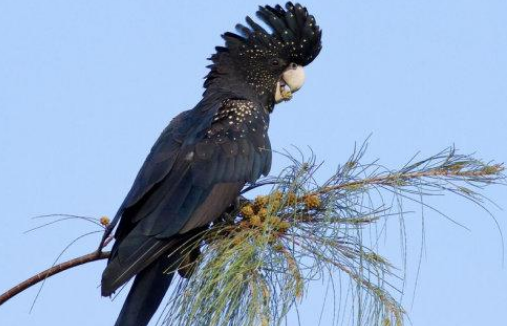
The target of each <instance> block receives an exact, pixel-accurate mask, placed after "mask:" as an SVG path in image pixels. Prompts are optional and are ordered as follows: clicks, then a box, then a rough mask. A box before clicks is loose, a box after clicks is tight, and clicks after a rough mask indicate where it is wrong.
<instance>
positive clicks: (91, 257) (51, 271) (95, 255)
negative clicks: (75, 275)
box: [0, 251, 110, 305]
mask: <svg viewBox="0 0 507 326" xmlns="http://www.w3.org/2000/svg"><path fill="white" fill-rule="evenodd" d="M109 255H110V252H109V251H106V252H102V251H94V252H92V253H89V254H87V255H84V256H81V257H77V258H74V259H71V260H68V261H66V262H63V263H61V264H58V265H55V266H53V267H51V268H48V269H46V270H45V271H43V272H40V273H38V274H37V275H34V276H32V277H30V278H29V279H27V280H25V281H23V282H21V283H19V284H18V285H16V286H15V287H13V288H12V289H10V290H8V291H7V292H5V293H3V294H2V295H0V305H2V304H4V303H5V302H6V301H8V300H9V299H11V298H12V297H14V296H15V295H17V294H19V293H21V292H23V291H24V290H26V289H28V288H29V287H31V286H32V285H35V284H37V283H39V282H41V281H43V280H45V279H47V278H48V277H51V276H53V275H56V274H58V273H60V272H63V271H66V270H68V269H70V268H74V267H77V266H80V265H83V264H87V263H91V262H94V261H98V260H102V259H107V258H109Z"/></svg>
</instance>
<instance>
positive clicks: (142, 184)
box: [99, 2, 322, 326]
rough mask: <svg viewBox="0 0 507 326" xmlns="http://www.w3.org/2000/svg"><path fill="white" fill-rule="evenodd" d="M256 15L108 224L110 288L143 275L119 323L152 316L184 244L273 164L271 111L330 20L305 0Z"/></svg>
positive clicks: (288, 92)
mask: <svg viewBox="0 0 507 326" xmlns="http://www.w3.org/2000/svg"><path fill="white" fill-rule="evenodd" d="M256 16H257V18H258V22H256V21H255V20H254V19H252V18H250V17H249V16H247V17H246V24H238V25H236V32H235V33H233V32H226V33H224V34H222V38H223V39H224V41H225V44H224V45H223V46H218V47H216V48H215V50H216V52H215V53H214V54H212V55H211V57H210V58H209V60H211V64H210V65H209V66H208V68H209V69H210V70H209V72H208V74H207V76H206V77H205V81H204V93H203V95H202V99H200V101H199V102H198V103H197V105H196V106H195V107H193V108H192V109H190V110H187V111H184V112H182V113H180V114H179V115H177V116H176V117H175V118H173V119H172V121H171V122H170V123H169V125H168V126H167V127H166V128H165V129H164V130H163V131H162V133H161V135H160V136H159V138H158V140H157V141H156V142H155V144H154V145H153V147H152V149H151V151H150V153H149V154H148V156H147V158H146V160H145V162H144V163H143V165H142V167H141V169H140V171H139V173H138V175H137V177H136V178H135V180H134V183H133V185H132V187H131V189H130V191H129V192H128V194H127V196H126V197H125V199H124V201H123V203H122V204H121V206H120V207H119V209H118V211H117V213H116V215H115V216H114V218H113V220H112V221H111V224H110V225H109V227H108V229H107V231H106V234H105V236H106V235H108V234H112V232H113V229H115V230H114V240H115V241H114V244H113V246H112V249H111V254H110V257H109V259H108V262H107V266H106V268H105V269H104V271H103V274H102V280H101V293H102V296H111V295H112V294H113V293H114V292H115V291H116V290H118V289H119V288H120V287H122V286H123V285H124V284H126V283H127V282H128V281H129V280H130V279H132V278H135V279H134V282H133V285H132V287H131V289H130V291H129V293H128V295H127V298H126V300H125V302H124V304H123V307H122V309H121V312H120V314H119V316H118V318H117V321H116V324H115V326H145V325H147V324H148V323H149V321H150V320H151V318H152V316H153V315H154V314H155V312H156V310H157V309H158V307H159V305H160V303H161V301H162V300H163V298H164V295H165V294H166V292H167V290H168V288H169V286H170V284H171V280H172V278H173V277H174V274H175V272H176V270H177V269H178V265H179V264H181V259H182V257H181V256H182V254H181V252H179V251H181V244H182V243H184V242H185V241H188V240H189V239H192V237H193V236H195V234H196V233H198V232H201V231H202V230H203V229H205V228H207V227H209V226H210V224H212V223H213V221H216V220H217V219H218V218H219V217H220V216H221V215H222V214H223V213H224V212H225V211H226V210H227V208H228V207H230V206H231V204H233V203H234V202H235V200H236V199H237V198H238V196H239V195H240V193H241V190H242V189H243V188H244V187H245V185H247V184H252V183H254V182H255V181H256V180H258V179H259V178H260V177H261V176H267V175H268V173H269V171H270V167H271V160H272V152H271V145H270V141H269V137H268V127H269V122H270V115H271V113H272V112H273V110H274V107H275V105H277V104H279V103H281V102H285V101H288V100H290V99H291V98H292V96H293V94H294V93H295V92H297V91H298V90H300V89H301V87H302V86H303V83H304V81H305V70H304V68H303V67H304V66H306V65H308V64H310V63H311V62H312V61H313V60H314V59H315V58H316V57H317V56H318V54H319V53H320V51H321V48H322V42H321V38H322V30H321V29H320V27H319V26H318V25H317V24H316V21H315V17H314V16H313V15H310V14H309V13H308V10H307V8H306V7H304V6H302V5H301V4H299V3H296V4H293V3H292V2H287V3H286V4H285V6H281V5H276V6H274V7H272V6H269V5H266V6H260V7H259V9H258V10H257V11H256ZM103 244H104V239H103V241H102V243H101V246H102V245H103ZM101 248H102V247H101ZM101 248H99V249H101ZM168 270H169V272H168ZM183 276H184V275H183ZM190 277H191V276H190Z"/></svg>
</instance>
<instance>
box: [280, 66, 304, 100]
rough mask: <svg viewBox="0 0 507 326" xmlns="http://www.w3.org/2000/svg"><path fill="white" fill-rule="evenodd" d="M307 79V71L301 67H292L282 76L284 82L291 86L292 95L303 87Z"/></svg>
mask: <svg viewBox="0 0 507 326" xmlns="http://www.w3.org/2000/svg"><path fill="white" fill-rule="evenodd" d="M305 79H306V75H305V70H304V68H303V67H302V66H299V65H291V66H290V67H289V68H287V69H286V70H285V71H284V73H283V74H282V80H283V81H284V82H285V84H287V86H289V88H290V91H291V92H292V93H294V92H297V91H298V90H299V89H301V87H303V84H304V83H305Z"/></svg>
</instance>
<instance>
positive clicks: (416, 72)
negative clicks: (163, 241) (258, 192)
mask: <svg viewBox="0 0 507 326" xmlns="http://www.w3.org/2000/svg"><path fill="white" fill-rule="evenodd" d="M177 3H178V4H176V2H172V1H142V2H141V1H92V0H87V1H67V0H61V1H56V0H54V1H13V0H3V1H2V2H1V3H0V31H1V32H0V185H1V187H0V203H1V207H2V209H1V213H0V254H1V257H2V261H1V263H0V291H2V292H3V290H5V289H7V288H8V287H10V286H12V285H14V284H17V283H18V282H19V281H21V280H24V279H25V278H27V277H29V276H31V275H33V274H35V273H36V272H38V271H40V270H42V269H44V268H46V267H48V266H49V265H51V264H52V262H53V260H54V259H55V258H56V256H57V254H58V253H59V252H60V251H61V250H62V249H63V248H64V247H65V245H66V244H68V243H69V242H70V241H71V240H72V239H74V238H75V237H76V236H78V235H81V234H83V233H85V232H87V231H91V230H94V228H93V227H91V226H88V225H86V224H84V223H80V222H64V223H62V224H60V225H56V226H52V227H49V228H45V229H42V230H40V231H38V232H36V233H29V234H23V232H24V231H25V230H28V229H30V228H32V227H34V226H37V225H38V224H39V223H40V222H38V221H34V220H32V219H31V217H32V216H35V215H39V214H47V213H73V214H80V215H86V216H94V217H99V216H101V215H113V214H114V213H115V211H116V209H117V208H118V206H119V205H120V203H121V201H122V200H123V197H124V196H125V195H126V193H127V191H128V190H129V187H130V185H131V183H132V181H133V178H134V177H135V175H136V173H137V171H138V169H139V167H140V166H141V164H142V162H143V160H144V158H145V156H146V154H147V153H148V151H149V149H150V147H151V145H152V144H153V142H154V141H155V140H156V138H157V136H158V135H159V133H160V132H161V131H162V129H163V128H164V126H165V125H166V124H167V123H168V122H169V121H170V119H171V118H172V117H173V116H174V115H176V114H177V113H178V112H180V111H182V110H186V109H190V108H191V107H193V105H195V104H196V103H197V102H198V101H199V99H200V96H201V93H202V88H201V87H202V82H203V80H202V77H203V76H204V75H205V74H206V72H207V69H206V68H205V66H206V65H207V64H208V62H207V61H206V58H207V57H208V56H209V55H210V54H211V53H212V52H213V49H214V46H216V45H221V44H222V40H221V38H220V37H219V35H220V34H221V33H223V32H225V31H228V30H233V27H234V25H235V24H236V23H238V22H241V21H242V20H243V18H244V17H245V16H246V15H247V14H250V15H251V14H253V13H254V12H255V10H256V8H257V5H258V4H263V2H261V3H258V2H257V1H241V2H240V1H220V2H218V1H188V2H184V1H179V2H177ZM304 4H305V5H306V6H307V7H308V8H309V9H310V11H311V12H312V13H314V14H315V16H316V18H317V21H318V23H319V24H320V25H321V27H322V29H323V30H324V40H323V41H324V49H323V51H322V53H321V55H320V56H319V58H318V59H317V60H316V61H315V62H314V63H313V64H312V65H311V66H310V67H308V70H307V76H308V79H307V83H306V85H305V87H304V88H303V89H302V90H301V91H300V92H299V93H298V94H297V95H296V96H295V98H294V100H293V101H291V102H290V103H287V104H283V105H280V106H278V107H277V108H276V110H275V112H274V114H273V116H272V124H271V127H270V136H271V140H272V145H273V148H274V149H278V150H281V149H284V148H289V147H290V146H291V145H293V144H294V145H297V146H299V147H306V146H311V147H312V148H313V150H314V152H315V153H316V154H317V156H318V158H319V159H320V160H324V161H325V166H324V168H323V171H322V174H323V175H324V176H325V175H330V174H331V173H332V171H333V170H334V167H335V166H336V165H337V164H338V163H342V162H344V161H345V160H346V159H347V158H348V156H349V155H350V154H351V151H352V149H353V145H354V142H356V141H357V142H362V141H363V140H365V139H366V138H367V136H368V135H370V134H372V137H371V140H370V147H369V151H368V154H367V157H366V160H373V159H375V158H380V162H381V163H383V164H384V165H386V166H388V167H391V168H395V167H399V166H400V165H402V164H404V163H405V162H406V161H407V160H408V159H410V158H411V157H412V156H413V154H415V153H416V152H418V151H420V152H421V155H422V156H427V155H431V154H434V153H436V152H438V151H439V150H441V149H443V148H444V147H446V146H449V145H452V144H455V145H456V146H457V147H458V148H459V149H460V150H461V151H462V152H465V153H472V152H475V153H476V156H478V157H480V158H483V159H485V160H487V161H489V160H495V161H497V162H507V146H506V142H507V19H506V15H507V2H506V1H504V0H497V1H494V0H488V1H477V0H476V1H470V0H460V1H458V0H454V1H451V0H449V1H441V0H425V1H422V0H413V1H409V0H403V1H394V0H390V1H382V0H381V1H379V0H370V1H365V0H353V1H352V0H347V1H345V0H342V1H306V2H305V3H304ZM286 164H287V162H286V161H284V159H283V158H281V157H279V156H274V164H273V169H272V172H273V174H277V173H278V172H279V171H280V170H281V168H282V167H283V166H284V165H286ZM485 194H486V195H487V196H488V197H489V198H491V199H492V200H493V201H495V202H496V203H498V204H499V205H500V206H502V207H503V208H507V187H494V188H491V189H488V190H487V191H486V192H485ZM430 203H431V204H434V205H436V206H437V207H438V208H440V209H442V210H443V211H444V212H446V213H448V214H449V215H451V216H452V217H454V218H455V219H457V220H458V221H460V222H461V223H463V224H465V225H466V226H467V227H468V228H469V229H470V231H466V230H464V229H462V228H459V227H457V226H455V225H453V224H451V223H449V221H447V220H446V219H444V218H443V217H441V216H438V215H436V214H432V213H430V212H426V217H425V222H426V225H425V227H426V246H425V254H424V256H423V259H422V265H421V274H420V277H419V281H418V286H417V289H416V292H415V296H414V294H413V293H414V291H413V289H414V284H415V279H416V272H417V265H418V255H419V248H420V245H421V240H420V239H421V222H420V221H421V217H420V214H412V215H409V216H408V217H407V220H408V223H407V233H408V237H409V252H408V259H409V261H408V264H409V268H408V271H407V286H406V289H405V292H406V294H405V296H404V304H405V307H406V309H407V311H408V315H409V317H410V320H411V322H412V324H413V325H415V326H425V325H432V326H440V325H441V326H444V325H445V326H449V325H455V326H468V325H470V326H471V325H504V324H505V321H506V320H507V270H506V267H505V266H503V264H502V242H501V238H500V236H499V232H498V229H497V228H496V226H495V224H494V222H493V220H492V219H491V218H490V217H489V216H488V215H487V214H486V213H485V212H484V211H482V210H480V209H478V208H476V207H475V206H473V205H472V204H470V203H467V202H465V201H464V200H461V199H459V198H454V197H452V196H450V197H446V198H445V199H441V198H439V199H435V200H433V201H431V202H430ZM492 212H493V213H494V214H495V216H496V217H497V218H498V220H499V223H500V225H501V229H502V230H503V232H504V234H507V213H506V212H505V211H502V210H499V209H496V208H492ZM390 228H391V229H390V235H392V236H393V237H394V238H396V237H397V235H398V230H397V229H396V223H394V224H393V225H392V226H390ZM97 241H98V237H90V238H88V239H85V240H83V241H81V242H79V243H78V244H77V245H76V246H74V247H73V248H72V249H71V250H70V251H69V252H68V253H66V254H65V256H64V259H65V258H71V257H74V256H77V255H80V254H84V253H86V252H88V251H90V250H91V249H92V248H95V246H96V243H97ZM384 253H385V254H386V255H387V256H388V257H389V258H391V259H392V261H393V262H394V263H395V264H398V266H399V263H400V262H399V246H397V245H394V246H386V248H385V251H384ZM104 265H105V262H99V263H94V264H90V265H87V266H83V267H80V268H77V269H74V270H72V271H69V272H67V273H64V274H62V275H58V276H56V277H54V278H52V279H51V280H49V281H48V282H47V284H46V286H45V288H44V291H43V292H42V294H41V296H40V297H39V299H38V301H37V304H36V306H35V308H34V310H33V311H32V313H31V314H29V310H30V306H31V303H32V301H33V299H34V297H35V295H36V288H34V289H31V290H29V291H26V292H25V293H23V294H21V295H19V296H18V297H16V298H14V299H12V300H11V301H10V302H8V303H7V304H5V305H4V306H2V307H0V325H5V326H18V325H21V326H24V325H36V326H39V325H54V326H57V325H78V326H81V325H83V326H86V325H97V326H102V325H104V326H108V325H113V323H114V320H115V318H116V316H117V313H118V312H119V309H120V307H121V305H122V303H123V296H120V297H119V298H118V299H117V300H116V301H114V302H111V300H109V299H107V298H101V297H100V291H99V288H98V285H99V281H100V275H101V271H102V269H103V268H104ZM323 293H324V291H323V287H322V286H321V285H320V284H319V283H318V282H316V283H314V284H312V285H310V291H309V292H308V294H307V296H306V304H305V305H303V308H302V309H301V310H300V315H301V319H302V325H314V324H315V322H316V320H317V319H318V314H319V311H320V304H321V303H320V302H321V301H320V300H321V298H322V297H323ZM331 315H332V313H331V310H330V308H326V309H325V311H324V318H323V321H322V325H329V322H330V320H331V319H330V316H331ZM294 320H295V319H294V318H292V317H291V323H290V325H294Z"/></svg>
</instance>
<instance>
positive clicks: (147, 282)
mask: <svg viewBox="0 0 507 326" xmlns="http://www.w3.org/2000/svg"><path fill="white" fill-rule="evenodd" d="M178 260H179V258H178V257H176V255H171V257H169V258H168V257H166V256H161V257H160V258H158V259H157V260H155V261H154V262H153V263H152V264H151V265H149V266H148V267H146V268H145V269H143V270H142V271H141V272H140V273H139V274H138V275H137V276H136V278H135V281H134V284H133V285H132V288H131V289H130V292H129V294H128V296H127V300H126V301H125V303H124V304H123V308H122V309H121V312H120V315H119V316H118V319H117V320H116V324H115V326H146V325H148V323H149V322H150V320H151V318H152V317H153V315H154V314H155V312H156V311H157V308H158V306H159V305H160V303H161V302H162V299H163V298H164V295H165V293H166V292H167V289H168V288H169V285H170V284H171V280H172V278H173V275H174V272H171V273H167V272H165V271H167V269H172V268H173V267H172V265H174V264H176V262H177V261H178Z"/></svg>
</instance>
